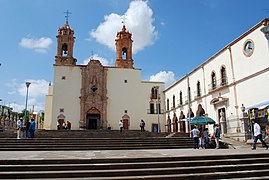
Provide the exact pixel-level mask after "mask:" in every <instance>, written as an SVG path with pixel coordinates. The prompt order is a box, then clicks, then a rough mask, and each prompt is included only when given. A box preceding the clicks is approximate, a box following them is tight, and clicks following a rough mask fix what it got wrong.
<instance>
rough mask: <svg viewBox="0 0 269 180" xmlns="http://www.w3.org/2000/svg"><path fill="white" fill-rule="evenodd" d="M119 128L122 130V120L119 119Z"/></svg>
mask: <svg viewBox="0 0 269 180" xmlns="http://www.w3.org/2000/svg"><path fill="white" fill-rule="evenodd" d="M119 128H120V132H122V129H123V122H122V120H120V122H119Z"/></svg>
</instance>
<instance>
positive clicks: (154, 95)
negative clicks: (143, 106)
mask: <svg viewBox="0 0 269 180" xmlns="http://www.w3.org/2000/svg"><path fill="white" fill-rule="evenodd" d="M157 93H158V89H157V88H156V87H155V86H154V87H153V88H151V99H157Z"/></svg>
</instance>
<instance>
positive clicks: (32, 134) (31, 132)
mask: <svg viewBox="0 0 269 180" xmlns="http://www.w3.org/2000/svg"><path fill="white" fill-rule="evenodd" d="M34 137H35V120H34V119H33V118H32V119H31V124H30V127H29V138H34Z"/></svg>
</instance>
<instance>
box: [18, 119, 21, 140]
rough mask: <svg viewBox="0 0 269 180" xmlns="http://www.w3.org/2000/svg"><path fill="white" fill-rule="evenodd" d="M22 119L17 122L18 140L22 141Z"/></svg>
mask: <svg viewBox="0 0 269 180" xmlns="http://www.w3.org/2000/svg"><path fill="white" fill-rule="evenodd" d="M21 121H22V118H20V119H18V121H17V139H21V126H22V122H21Z"/></svg>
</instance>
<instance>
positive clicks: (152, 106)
mask: <svg viewBox="0 0 269 180" xmlns="http://www.w3.org/2000/svg"><path fill="white" fill-rule="evenodd" d="M149 108H150V109H149V111H150V112H149V113H150V114H154V104H153V103H150V105H149Z"/></svg>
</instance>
